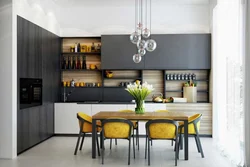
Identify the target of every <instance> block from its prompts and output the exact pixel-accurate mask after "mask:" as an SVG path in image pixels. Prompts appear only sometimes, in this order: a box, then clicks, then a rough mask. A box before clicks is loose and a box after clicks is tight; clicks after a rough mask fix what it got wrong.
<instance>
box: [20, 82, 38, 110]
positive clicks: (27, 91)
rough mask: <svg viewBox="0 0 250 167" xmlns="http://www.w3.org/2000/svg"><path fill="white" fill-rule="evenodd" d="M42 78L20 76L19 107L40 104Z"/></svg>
mask: <svg viewBox="0 0 250 167" xmlns="http://www.w3.org/2000/svg"><path fill="white" fill-rule="evenodd" d="M42 87H43V85H42V79H39V78H20V109H23V108H29V107H33V106H39V105H42V101H43V100H42V92H43V91H42Z"/></svg>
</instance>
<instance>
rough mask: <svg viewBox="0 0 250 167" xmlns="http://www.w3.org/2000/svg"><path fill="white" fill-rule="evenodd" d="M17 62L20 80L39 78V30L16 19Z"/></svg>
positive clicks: (40, 58)
mask: <svg viewBox="0 0 250 167" xmlns="http://www.w3.org/2000/svg"><path fill="white" fill-rule="evenodd" d="M17 25H18V26H17V62H18V76H20V78H41V77H42V70H41V69H42V57H41V42H42V41H41V37H42V31H41V28H40V27H38V26H37V25H35V24H32V23H30V22H29V21H27V20H24V19H22V18H21V17H18V18H17Z"/></svg>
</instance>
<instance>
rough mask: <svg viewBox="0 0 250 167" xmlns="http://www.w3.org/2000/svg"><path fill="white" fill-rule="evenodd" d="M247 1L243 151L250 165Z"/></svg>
mask: <svg viewBox="0 0 250 167" xmlns="http://www.w3.org/2000/svg"><path fill="white" fill-rule="evenodd" d="M245 2H246V3H247V8H246V9H247V15H246V18H247V20H246V53H245V54H246V58H245V99H246V101H245V106H244V107H245V151H246V156H245V158H246V164H247V167H250V128H249V127H250V121H249V120H250V112H249V111H250V102H249V96H250V87H249V86H248V85H249V84H250V66H249V64H250V47H249V45H250V2H249V1H248V2H247V1H245Z"/></svg>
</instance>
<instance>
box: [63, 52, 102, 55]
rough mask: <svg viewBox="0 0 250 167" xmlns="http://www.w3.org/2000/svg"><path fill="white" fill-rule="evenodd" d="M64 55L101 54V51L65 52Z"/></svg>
mask: <svg viewBox="0 0 250 167" xmlns="http://www.w3.org/2000/svg"><path fill="white" fill-rule="evenodd" d="M62 54H63V55H101V52H63V53H62Z"/></svg>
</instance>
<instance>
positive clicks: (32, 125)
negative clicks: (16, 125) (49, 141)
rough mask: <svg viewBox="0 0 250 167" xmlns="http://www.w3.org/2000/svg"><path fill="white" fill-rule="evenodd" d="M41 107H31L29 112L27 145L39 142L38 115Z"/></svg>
mask: <svg viewBox="0 0 250 167" xmlns="http://www.w3.org/2000/svg"><path fill="white" fill-rule="evenodd" d="M40 109H41V107H33V108H30V109H29V110H28V112H29V117H28V118H29V145H30V146H32V145H35V144H37V143H38V142H39V141H40V134H39V131H40V130H39V113H40Z"/></svg>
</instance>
